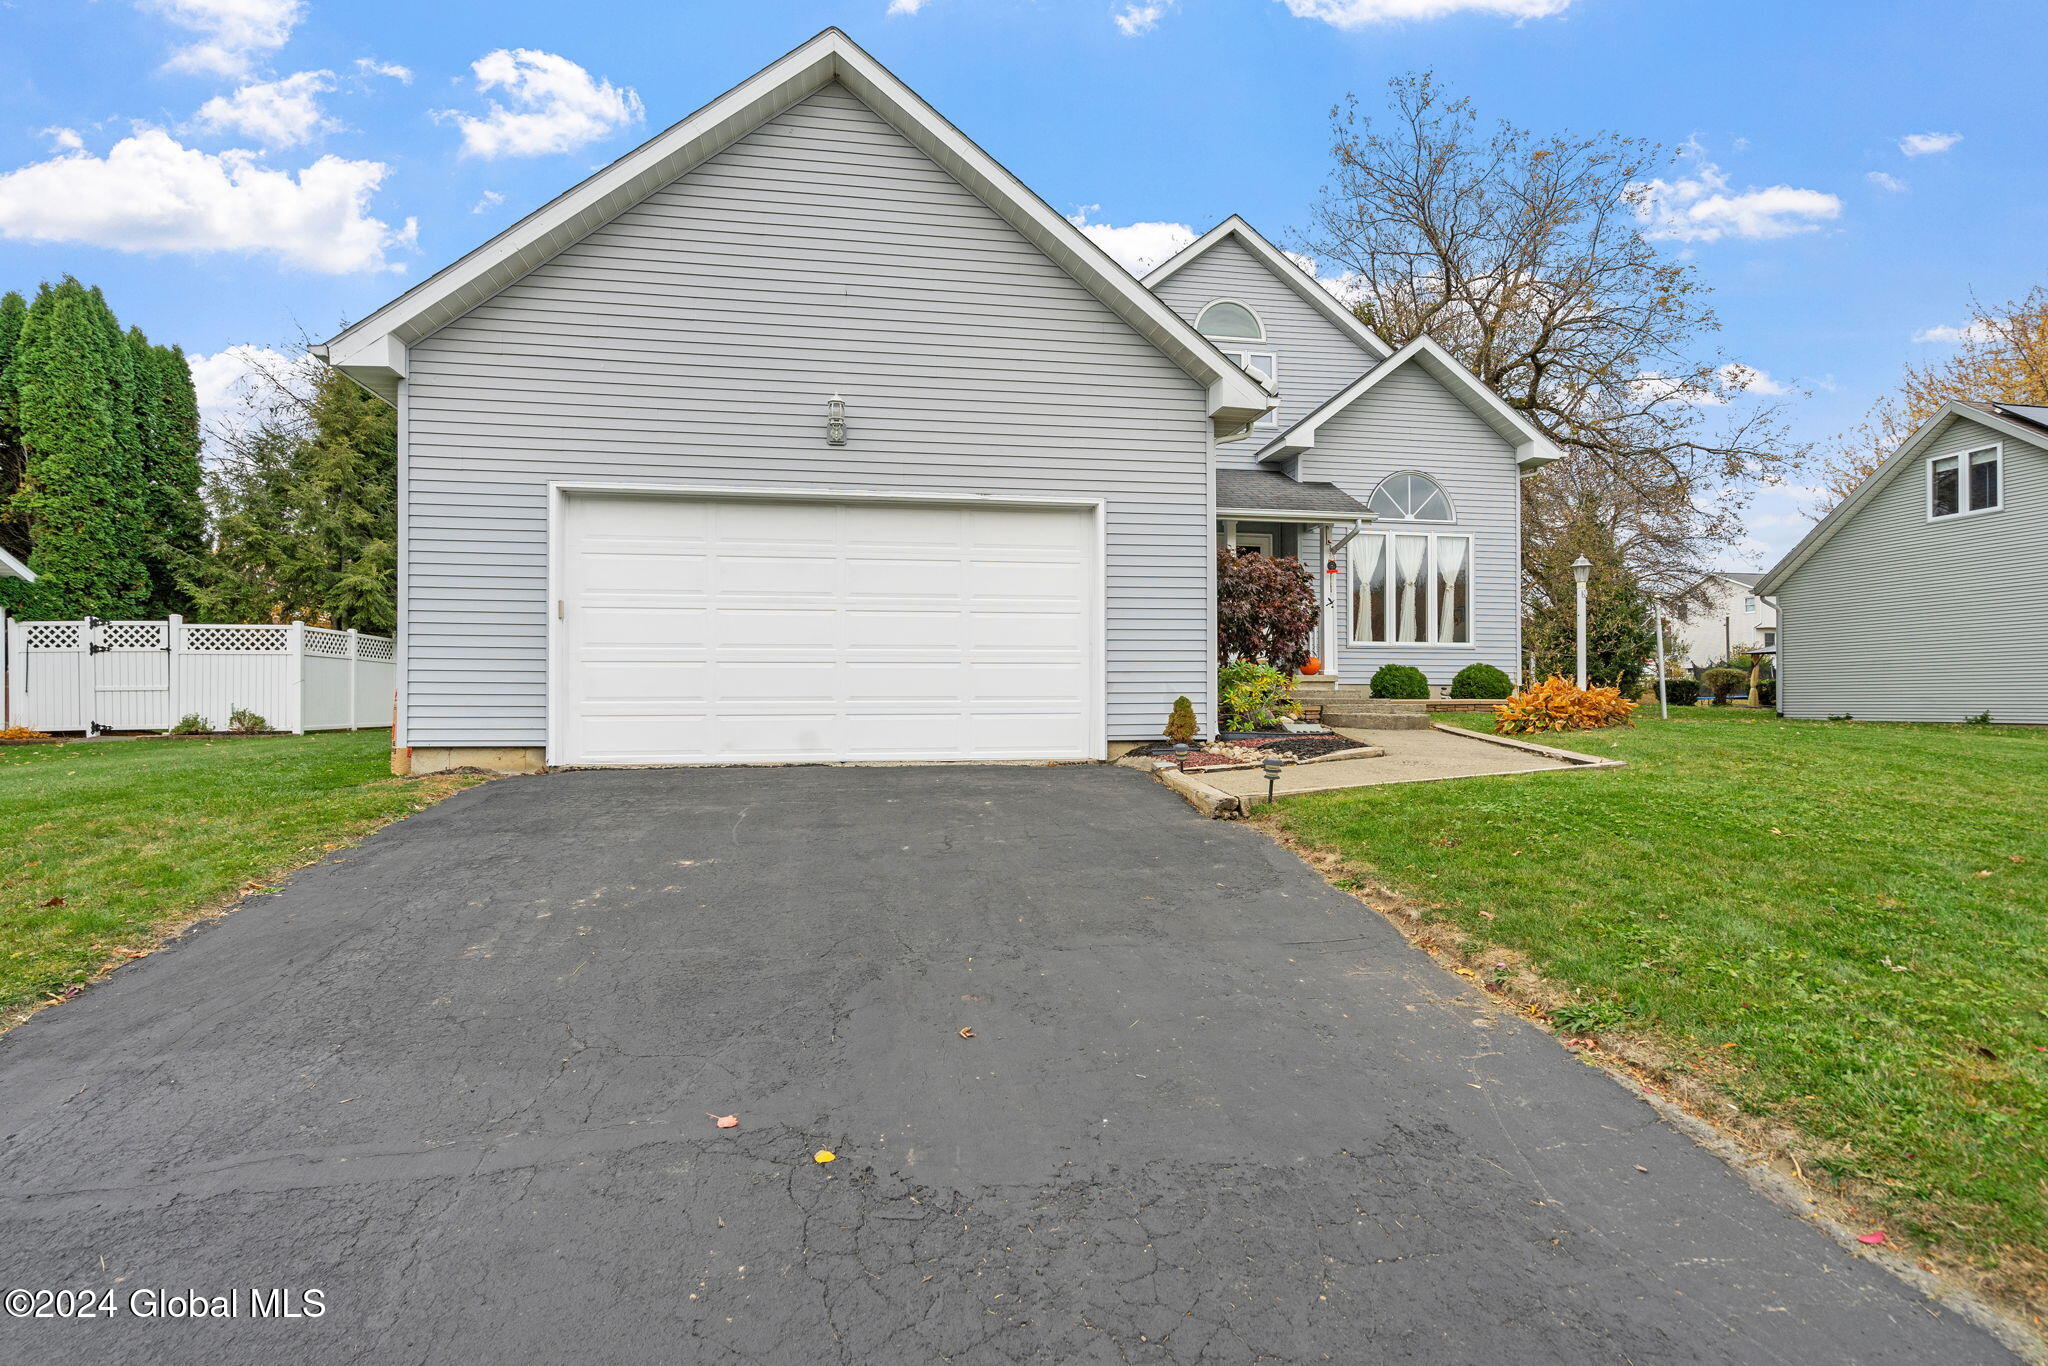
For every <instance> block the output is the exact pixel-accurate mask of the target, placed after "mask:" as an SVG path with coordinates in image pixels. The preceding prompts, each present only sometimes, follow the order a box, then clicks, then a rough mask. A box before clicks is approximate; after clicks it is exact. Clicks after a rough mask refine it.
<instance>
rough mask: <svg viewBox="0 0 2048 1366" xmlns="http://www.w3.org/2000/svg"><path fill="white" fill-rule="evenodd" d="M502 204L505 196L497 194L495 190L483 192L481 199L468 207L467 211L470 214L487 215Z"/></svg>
mask: <svg viewBox="0 0 2048 1366" xmlns="http://www.w3.org/2000/svg"><path fill="white" fill-rule="evenodd" d="M504 202H505V196H503V195H501V194H499V193H498V192H497V191H496V190H485V191H484V193H483V197H482V198H481V199H479V200H477V201H476V203H474V204H472V205H470V206H469V211H470V212H471V213H488V212H489V211H490V210H492V209H495V208H497V207H498V206H499V205H500V204H502V203H504Z"/></svg>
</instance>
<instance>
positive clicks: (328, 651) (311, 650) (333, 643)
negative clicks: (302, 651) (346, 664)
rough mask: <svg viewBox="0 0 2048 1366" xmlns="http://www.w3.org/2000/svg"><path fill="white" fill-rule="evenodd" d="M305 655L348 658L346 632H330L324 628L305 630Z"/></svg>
mask: <svg viewBox="0 0 2048 1366" xmlns="http://www.w3.org/2000/svg"><path fill="white" fill-rule="evenodd" d="M306 653H307V654H309V655H329V656H335V657H339V658H341V659H347V658H348V632H346V631H331V630H329V629H328V628H327V627H325V626H308V627H307V628H306Z"/></svg>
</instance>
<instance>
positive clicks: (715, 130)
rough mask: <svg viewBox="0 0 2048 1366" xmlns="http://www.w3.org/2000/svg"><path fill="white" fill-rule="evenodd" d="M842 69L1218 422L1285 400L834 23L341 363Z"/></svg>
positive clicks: (861, 94) (380, 316)
mask: <svg viewBox="0 0 2048 1366" xmlns="http://www.w3.org/2000/svg"><path fill="white" fill-rule="evenodd" d="M834 81H837V82H839V83H840V84H842V85H844V86H845V87H846V88H847V89H848V90H849V91H851V92H852V93H853V95H854V96H855V97H856V98H858V99H860V100H861V102H862V103H864V104H866V105H867V106H868V107H869V108H870V109H871V110H873V111H874V112H875V113H876V114H878V115H879V116H881V117H882V118H883V119H884V120H885V121H887V122H888V123H889V124H890V125H891V126H892V127H894V128H895V129H896V130H897V131H898V132H899V133H902V134H903V135H904V136H905V137H906V138H908V139H909V140H910V141H911V142H912V143H913V144H914V145H916V146H917V147H918V148H919V149H920V150H921V151H923V152H924V153H925V154H926V155H927V156H929V157H931V158H932V159H933V160H934V161H936V162H937V163H938V164H939V165H940V166H942V167H944V168H945V170H946V171H947V172H948V173H949V174H951V175H952V176H954V177H955V178H956V179H957V180H959V181H960V183H961V184H963V185H965V186H966V187H967V188H968V189H969V190H970V191H972V192H973V193H974V194H975V195H976V196H977V197H978V198H980V199H981V200H982V202H983V203H985V204H987V205H988V206H989V208H990V209H992V210H994V211H995V212H996V213H997V214H998V215H999V216H1001V217H1002V218H1003V220H1004V221H1005V222H1007V223H1009V224H1010V226H1011V227H1013V228H1015V229H1016V230H1017V231H1018V232H1020V233H1022V234H1023V235H1024V236H1025V237H1026V238H1027V239H1028V240H1030V241H1031V242H1032V243H1033V244H1034V245H1035V246H1037V247H1038V248H1039V249H1040V250H1041V251H1043V252H1045V253H1046V255H1047V256H1049V257H1051V258H1052V260H1053V261H1054V262H1055V263H1056V264H1058V265H1059V266H1060V267H1061V268H1062V269H1063V270H1065V271H1066V272H1067V273H1068V274H1069V275H1071V276H1072V277H1073V278H1074V279H1075V280H1076V281H1077V282H1078V283H1080V284H1081V285H1082V286H1083V287H1084V288H1085V289H1087V290H1088V291H1089V292H1090V293H1091V294H1093V295H1094V296H1095V297H1096V298H1097V299H1099V300H1101V301H1102V303H1103V304H1104V305H1105V306H1107V307H1108V308H1109V309H1110V310H1111V311H1112V312H1114V313H1115V314H1116V315H1117V316H1118V317H1119V318H1121V319H1123V321H1124V322H1126V323H1127V324H1129V325H1130V326H1131V327H1132V328H1134V329H1136V331H1137V332H1138V333H1139V335H1141V336H1143V337H1144V338H1145V339H1146V340H1148V341H1150V342H1151V343H1152V344H1153V345H1154V346H1156V347H1158V348H1159V350H1160V351H1161V352H1163V353H1164V354H1165V355H1166V356H1167V357H1168V358H1169V359H1170V360H1172V361H1173V362H1174V363H1175V364H1176V365H1178V366H1179V367H1180V368H1181V369H1182V370H1183V371H1184V372H1185V373H1187V374H1188V375H1189V376H1190V377H1191V378H1193V379H1195V380H1196V381H1197V382H1199V383H1200V384H1202V385H1203V387H1204V390H1205V393H1206V394H1207V397H1208V403H1209V417H1210V418H1211V420H1212V421H1213V422H1214V423H1215V424H1216V425H1217V426H1218V427H1221V428H1227V427H1230V426H1234V425H1238V424H1241V423H1244V422H1247V421H1252V420H1256V419H1257V418H1258V417H1259V416H1260V415H1262V414H1264V413H1266V412H1268V411H1270V410H1271V409H1272V407H1273V406H1274V398H1273V393H1272V391H1271V389H1270V387H1269V386H1268V385H1265V384H1263V383H1261V382H1260V381H1259V380H1257V379H1255V378H1254V377H1253V376H1251V375H1249V374H1247V373H1245V372H1244V371H1243V370H1240V369H1239V368H1238V367H1237V366H1235V365H1233V364H1232V363H1231V362H1230V360H1229V359H1228V358H1227V357H1225V356H1224V354H1223V353H1222V352H1221V351H1219V350H1217V349H1216V346H1215V344H1214V343H1213V342H1211V341H1210V340H1209V339H1208V338H1206V337H1204V336H1202V334H1201V333H1199V332H1197V331H1196V330H1195V328H1194V326H1193V325H1192V324H1191V323H1189V322H1187V321H1186V320H1185V319H1184V318H1182V317H1181V316H1180V315H1179V314H1177V313H1175V312H1174V311H1173V310H1172V309H1171V308H1168V307H1167V306H1166V305H1165V304H1164V303H1163V302H1161V301H1160V300H1159V299H1158V298H1156V297H1155V296H1154V295H1153V294H1152V292H1151V291H1150V290H1148V289H1146V288H1145V287H1144V286H1142V285H1140V284H1139V283H1138V282H1137V281H1136V280H1135V279H1133V278H1132V277H1131V275H1130V272H1128V271H1126V270H1125V269H1124V268H1123V267H1121V266H1119V265H1117V264H1116V262H1115V261H1113V260H1111V259H1110V257H1109V254H1108V253H1107V252H1105V251H1103V250H1102V248H1100V247H1098V246H1097V245H1095V243H1093V242H1091V241H1089V240H1088V238H1087V236H1086V235H1085V234H1084V233H1082V231H1081V230H1080V229H1079V228H1077V227H1075V226H1074V225H1073V224H1072V223H1070V222H1068V221H1067V219H1066V218H1065V217H1063V216H1062V215H1061V214H1059V213H1058V212H1056V211H1055V210H1054V209H1053V208H1052V206H1051V205H1049V204H1047V203H1046V202H1045V201H1044V200H1042V199H1040V198H1039V197H1038V196H1037V195H1035V194H1033V193H1032V192H1031V191H1030V190H1029V189H1027V188H1026V187H1025V186H1024V184H1023V183H1022V182H1021V181H1019V180H1018V179H1017V178H1016V177H1015V176H1013V175H1011V174H1010V173H1009V172H1008V171H1007V170H1005V169H1004V168H1003V167H1002V166H1001V165H1000V164H999V163H998V162H997V161H996V160H995V158H993V157H991V156H990V155H989V154H988V153H986V152H984V151H983V150H982V149H981V148H979V147H977V146H976V145H975V144H974V143H973V142H972V141H971V140H970V139H969V138H968V137H967V136H966V135H965V134H963V133H962V132H961V131H960V130H959V129H957V128H955V127H954V126H953V125H952V124H950V123H948V122H947V121H946V120H945V119H944V118H942V117H941V116H940V115H939V114H938V112H937V111H936V110H934V109H933V108H932V107H931V106H930V105H928V104H926V103H925V102H924V101H923V100H922V99H921V98H919V97H918V95H917V94H916V93H915V92H913V91H912V90H911V89H910V88H909V87H908V86H906V85H904V84H903V82H902V81H900V80H898V79H897V78H896V76H895V75H894V74H892V73H891V72H890V71H889V70H888V69H887V68H885V67H883V66H882V64H881V63H880V62H877V61H876V60H875V59H874V58H873V57H871V56H869V55H868V54H867V53H866V52H864V51H862V50H861V48H860V46H859V45H858V44H856V43H855V42H854V41H853V40H852V39H851V38H849V37H847V36H846V35H845V34H844V33H842V32H840V31H839V30H838V29H836V28H834V29H826V30H825V31H824V32H823V33H820V34H819V35H818V36H817V37H815V38H813V39H811V40H810V41H809V42H807V43H805V44H803V46H801V47H799V48H797V49H796V50H795V51H793V52H790V53H789V54H787V55H786V56H784V57H782V58H781V59H780V60H778V61H776V62H774V63H773V64H771V65H770V66H768V67H767V68H766V69H764V70H762V71H761V72H759V73H757V74H756V75H754V76H752V77H750V78H748V79H747V80H745V81H743V82H741V83H740V84H739V85H737V86H735V87H733V88H732V89H731V90H728V91H727V92H726V93H725V94H723V95H720V96H719V97H718V98H717V99H715V100H713V101H712V102H711V103H710V104H707V105H705V106H704V107H703V108H702V109H700V110H698V111H697V112H696V113H694V114H692V115H690V116H689V117H688V118H686V119H684V120H683V121H682V122H681V123H678V124H675V125H674V126H672V127H670V128H668V129H665V130H664V131H662V132H660V133H657V134H656V135H655V136H654V137H652V138H650V139H648V140H647V141H646V142H644V143H642V144H641V145H640V146H638V147H636V148H634V149H633V150H632V151H630V152H628V153H626V155H624V156H623V157H620V158H619V159H618V160H617V161H615V162H613V163H612V164H611V165H609V166H607V167H605V168H604V169H603V170H601V171H599V172H597V173H596V174H595V175H593V176H591V177H590V178H589V179H587V180H585V181H583V182H582V183H581V184H579V185H577V186H575V187H574V188H572V189H570V190H568V191H567V192H566V193H564V194H562V195H560V196H558V197H556V198H555V199H554V200H552V201H550V202H549V203H547V204H545V205H543V206H542V207H541V208H539V209H537V210H535V211H534V212H533V213H531V214H528V215H527V216H526V217H525V218H522V219H521V220H519V222H517V223H514V224H513V225H512V226H511V227H509V228H507V229H506V230H505V231H504V232H501V233H499V234H498V235H497V236H496V237H493V238H492V239H491V240H490V241H488V242H486V243H484V244H483V245H482V246H480V247H478V248H477V249H476V250H474V251H472V252H470V253H469V254H468V255H467V256H464V257H463V258H462V259H460V260H459V261H456V262H455V263H454V264H453V265H450V266H448V267H447V268H445V269H443V270H441V271H439V272H437V273H436V274H434V275H433V276H431V277H429V278H428V279H426V280H423V281H421V282H420V283H419V284H417V285H415V286H414V287H413V288H412V289H410V290H407V291H406V292H405V293H404V294H401V295H399V296H398V298H396V299H394V300H392V301H391V302H390V303H388V304H386V305H384V306H383V307H382V308H380V309H378V310H377V311H376V312H374V313H372V314H370V315H369V316H368V317H366V318H364V319H363V320H362V321H361V322H359V323H356V324H355V325H353V326H352V327H350V328H348V329H347V330H346V331H344V332H342V333H341V334H340V335H339V336H337V337H335V338H334V340H332V341H331V342H329V343H327V350H328V352H329V353H330V363H335V364H340V365H343V366H346V365H347V364H350V363H353V362H352V361H351V360H347V359H341V358H352V357H355V356H358V355H360V356H364V357H366V358H367V359H365V360H364V361H363V362H362V363H361V367H360V368H361V369H362V370H364V371H366V372H375V371H376V370H378V368H379V367H388V366H389V365H390V364H391V362H392V360H393V353H392V352H391V351H390V349H389V348H388V346H386V342H387V341H388V340H389V339H395V340H396V341H397V342H398V343H399V350H398V351H397V352H396V358H397V359H398V360H399V361H400V362H401V363H402V360H403V354H404V353H403V346H404V345H405V344H408V343H411V342H416V341H418V340H420V339H421V338H422V337H425V336H427V335H428V334H430V333H432V332H434V331H436V330H438V329H440V328H441V327H444V326H446V325H447V324H448V323H450V322H453V321H454V320H455V319H456V318H458V317H460V316H462V315H463V314H464V313H467V312H468V311H469V310H470V309H472V308H474V307H476V306H477V305H478V304H480V303H482V302H483V301H484V300H486V299H488V298H490V297H491V296H492V295H494V294H496V293H497V292H498V291H499V290H502V289H504V288H505V287H506V286H507V285H509V284H511V283H512V282H513V281H515V280H517V279H519V278H520V277H521V276H523V275H526V274H527V273H529V272H530V271H532V270H533V269H534V268H535V267H537V266H539V265H540V264H541V263H542V262H544V261H546V260H548V259H549V258H550V257H552V256H554V255H555V254H556V253H557V252H559V251H561V250H563V249H564V248H565V247H567V246H569V245H570V244H572V243H574V242H576V241H579V240H581V239H582V238H583V237H585V236H587V235H588V234H589V233H590V232H592V231H593V230H595V229H596V228H597V227H599V226H601V225H602V224H604V223H606V222H608V221H610V220H611V219H612V218H614V217H616V216H617V215H618V214H620V213H622V212H624V211H625V210H626V209H628V208H630V207H632V206H633V205H635V204H638V203H639V202H641V201H642V200H644V199H645V198H647V196H648V195H650V194H652V193H653V192H654V191H655V190H657V189H659V188H660V187H661V186H663V185H666V184H668V183H669V182H671V181H673V180H676V179H677V178H678V177H680V176H682V175H685V174H687V173H688V172H689V171H691V170H693V169H694V168H696V167H697V166H699V165H701V164H702V163H703V162H705V161H707V160H709V159H710V158H711V157H713V156H715V155H717V154H718V153H719V152H722V151H724V150H725V149H726V148H727V147H730V146H731V145H732V144H734V143H735V142H738V141H739V140H740V139H741V138H743V137H745V136H747V135H748V134H749V133H752V132H753V131H754V130H755V129H757V128H759V127H760V126H761V125H762V124H764V123H766V122H768V121H769V120H770V119H772V118H774V117H775V116H776V115H778V114H780V113H782V112H784V111H785V110H787V109H789V108H791V107H792V106H794V105H796V104H797V103H799V102H800V101H802V100H804V99H806V98H807V97H809V96H810V95H812V94H815V93H816V92H817V91H819V90H821V89H823V88H824V87H825V86H826V85H828V84H830V83H832V82H834ZM400 377H402V376H401V373H400V372H399V371H397V370H387V372H386V373H385V374H383V375H382V376H381V379H382V380H383V381H386V382H388V381H392V380H396V379H397V378H400ZM356 378H358V379H361V378H362V375H361V374H357V375H356ZM369 387H372V388H373V391H374V389H375V388H376V386H375V385H371V386H369Z"/></svg>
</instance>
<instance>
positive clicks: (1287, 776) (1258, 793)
mask: <svg viewBox="0 0 2048 1366" xmlns="http://www.w3.org/2000/svg"><path fill="white" fill-rule="evenodd" d="M1337 733H1338V734H1339V735H1342V736H1346V737H1347V738H1349V739H1353V740H1363V741H1365V742H1366V743H1368V744H1374V745H1378V746H1379V747H1380V748H1381V749H1384V750H1385V751H1386V754H1385V755H1383V756H1381V757H1380V758H1377V759H1332V760H1330V761H1329V762H1328V763H1321V764H1291V765H1289V766H1288V767H1287V768H1286V769H1285V770H1284V771H1283V772H1282V773H1281V774H1280V781H1279V783H1278V784H1277V785H1276V787H1275V788H1274V791H1275V793H1276V794H1277V795H1279V796H1282V797H1286V796H1291V795H1294V794H1296V793H1300V792H1327V791H1330V790H1332V789H1334V788H1340V787H1372V786H1375V785H1377V784H1380V783H1426V782H1432V781H1434V780H1436V779H1438V778H1477V777H1481V776H1483V775H1485V774H1489V773H1541V772H1545V771H1547V770H1550V769H1559V768H1571V767H1574V765H1571V764H1568V763H1564V762H1562V761H1561V760H1557V759H1550V758H1546V757H1544V756H1543V755H1540V754H1531V753H1529V752H1528V751H1526V750H1519V749H1512V748H1510V747H1508V746H1506V745H1496V744H1491V743H1489V742H1487V741H1485V740H1480V739H1476V738H1474V737H1471V736H1466V735H1451V734H1447V733H1446V732H1444V731H1440V730H1373V731H1366V730H1348V729H1339V730H1338V731H1337ZM1192 776H1194V777H1198V778H1200V779H1201V780H1202V781H1203V782H1205V783H1208V784H1209V785H1210V786H1212V787H1215V788H1217V789H1219V790H1220V791H1224V792H1228V793H1231V794H1232V795H1234V796H1239V797H1259V798H1263V797H1265V795H1266V775H1265V774H1264V773H1261V772H1260V771H1259V770H1258V769H1255V768H1253V769H1233V770H1230V771H1228V772H1224V773H1197V774H1194V775H1192Z"/></svg>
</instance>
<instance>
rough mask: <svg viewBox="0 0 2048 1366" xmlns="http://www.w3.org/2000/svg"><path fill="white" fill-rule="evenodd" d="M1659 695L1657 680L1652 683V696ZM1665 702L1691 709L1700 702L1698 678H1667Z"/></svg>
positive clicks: (1665, 682) (1665, 681)
mask: <svg viewBox="0 0 2048 1366" xmlns="http://www.w3.org/2000/svg"><path fill="white" fill-rule="evenodd" d="M1656 695H1657V684H1656V680H1654V679H1652V680H1651V682H1650V696H1651V697H1653V698H1654V697H1655V696H1656ZM1664 700H1665V701H1666V702H1668V703H1670V704H1671V705H1672V706H1674V707H1689V706H1691V705H1692V704H1693V703H1695V702H1697V701H1699V700H1700V681H1699V680H1698V679H1697V678H1667V679H1665V680H1664Z"/></svg>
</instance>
